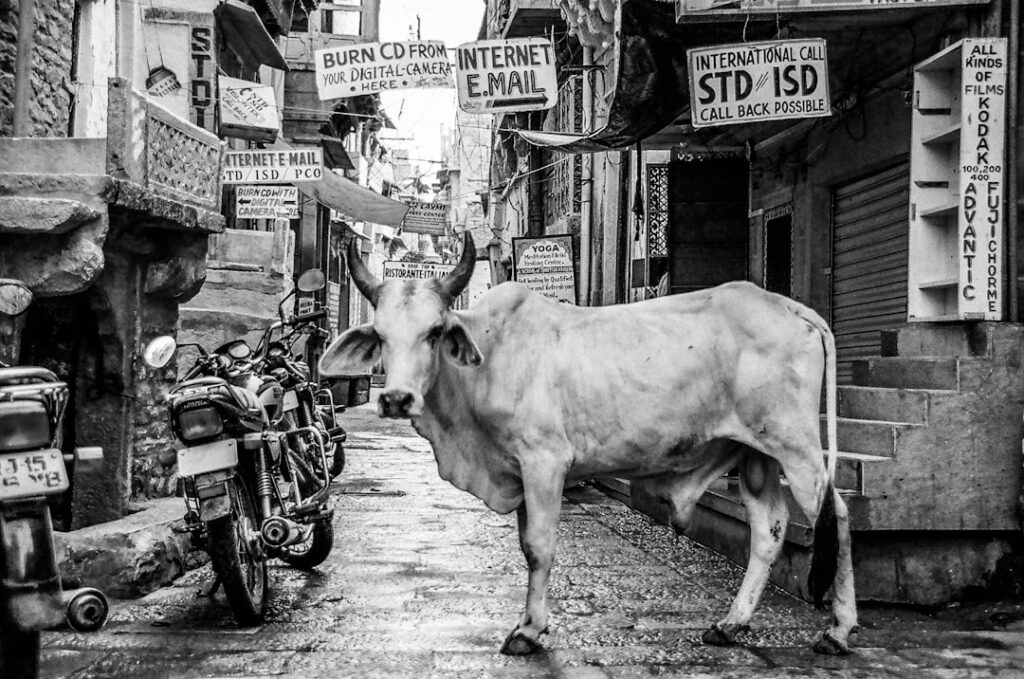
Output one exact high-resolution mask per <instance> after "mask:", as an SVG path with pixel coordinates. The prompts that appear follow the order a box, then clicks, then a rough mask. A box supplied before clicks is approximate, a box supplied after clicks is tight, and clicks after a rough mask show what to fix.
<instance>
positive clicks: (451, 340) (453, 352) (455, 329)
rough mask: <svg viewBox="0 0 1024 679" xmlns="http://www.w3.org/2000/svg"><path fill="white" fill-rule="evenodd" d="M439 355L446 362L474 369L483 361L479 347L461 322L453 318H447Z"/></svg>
mask: <svg viewBox="0 0 1024 679" xmlns="http://www.w3.org/2000/svg"><path fill="white" fill-rule="evenodd" d="M441 355H442V356H444V358H445V360H446V361H448V362H450V363H454V364H456V365H462V366H466V365H471V366H474V367H476V366H478V365H480V364H481V363H483V361H484V355H483V354H481V353H480V347H478V346H477V345H476V342H474V341H473V338H472V337H471V336H470V334H469V331H468V330H466V326H464V325H463V324H462V321H460V320H459V319H457V318H455V317H451V318H449V320H448V327H447V328H445V331H444V338H443V339H442V343H441Z"/></svg>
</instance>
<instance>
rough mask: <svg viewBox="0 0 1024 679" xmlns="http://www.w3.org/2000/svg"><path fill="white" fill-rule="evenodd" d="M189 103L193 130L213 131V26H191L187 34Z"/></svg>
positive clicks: (214, 130)
mask: <svg viewBox="0 0 1024 679" xmlns="http://www.w3.org/2000/svg"><path fill="white" fill-rule="evenodd" d="M189 57H190V59H189V69H188V78H189V103H190V105H191V107H192V122H193V123H195V125H196V126H197V127H201V128H203V129H204V130H209V131H210V132H216V131H217V126H216V121H215V120H214V117H215V116H214V111H215V110H216V109H215V108H214V102H215V101H216V100H217V92H216V90H215V89H214V86H215V81H214V76H215V75H216V73H217V70H216V69H217V67H216V62H215V61H214V60H213V27H212V26H192V27H191V28H190V31H189Z"/></svg>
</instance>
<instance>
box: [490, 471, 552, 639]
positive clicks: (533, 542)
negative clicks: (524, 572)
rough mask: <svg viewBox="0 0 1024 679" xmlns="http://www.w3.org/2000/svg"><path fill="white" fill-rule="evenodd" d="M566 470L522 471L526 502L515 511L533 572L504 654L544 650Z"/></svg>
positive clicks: (520, 534)
mask: <svg viewBox="0 0 1024 679" xmlns="http://www.w3.org/2000/svg"><path fill="white" fill-rule="evenodd" d="M564 483H565V472H564V470H561V471H560V470H556V469H547V468H545V469H538V468H537V467H530V468H527V467H526V466H524V469H523V502H522V504H521V505H519V508H518V510H517V511H516V518H517V519H518V520H519V546H520V547H521V548H522V550H523V556H524V557H526V565H527V567H528V568H529V569H530V577H529V586H528V588H527V592H526V610H525V611H524V612H523V616H522V618H520V620H519V624H518V625H516V627H515V629H513V630H512V631H511V632H510V633H509V635H508V637H507V638H506V639H505V643H504V644H503V645H502V647H501V652H502V653H504V654H506V655H528V654H530V653H536V652H537V651H539V650H540V649H541V644H540V635H541V634H543V633H544V632H545V631H547V626H548V578H549V577H550V575H551V565H552V564H553V563H554V559H555V543H556V541H557V537H558V515H559V512H560V511H561V509H562V487H563V485H564Z"/></svg>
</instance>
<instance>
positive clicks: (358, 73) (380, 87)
mask: <svg viewBox="0 0 1024 679" xmlns="http://www.w3.org/2000/svg"><path fill="white" fill-rule="evenodd" d="M313 63H314V65H315V69H316V91H317V94H318V95H319V96H320V99H321V101H325V100H327V99H341V98H343V97H355V96H358V95H360V94H372V93H374V92H382V91H384V90H401V89H408V88H419V87H451V86H452V65H451V63H450V62H449V61H448V51H447V49H446V48H445V46H444V43H443V42H438V41H434V40H419V41H410V42H369V43H358V44H355V45H345V46H342V47H328V48H327V49H321V50H316V51H315V52H314V53H313Z"/></svg>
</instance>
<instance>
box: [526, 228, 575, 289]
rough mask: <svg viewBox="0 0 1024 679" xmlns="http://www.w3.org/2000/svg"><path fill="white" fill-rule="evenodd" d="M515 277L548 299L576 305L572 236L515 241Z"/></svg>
mask: <svg viewBox="0 0 1024 679" xmlns="http://www.w3.org/2000/svg"><path fill="white" fill-rule="evenodd" d="M512 278H513V280H516V281H519V282H520V283H523V284H524V285H526V287H528V288H530V289H532V290H536V291H537V292H539V293H540V294H542V295H544V296H545V297H550V298H551V299H555V300H558V301H559V302H567V303H569V304H576V274H575V269H574V267H573V255H572V236H570V235H564V236H540V237H524V238H513V239H512Z"/></svg>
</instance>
